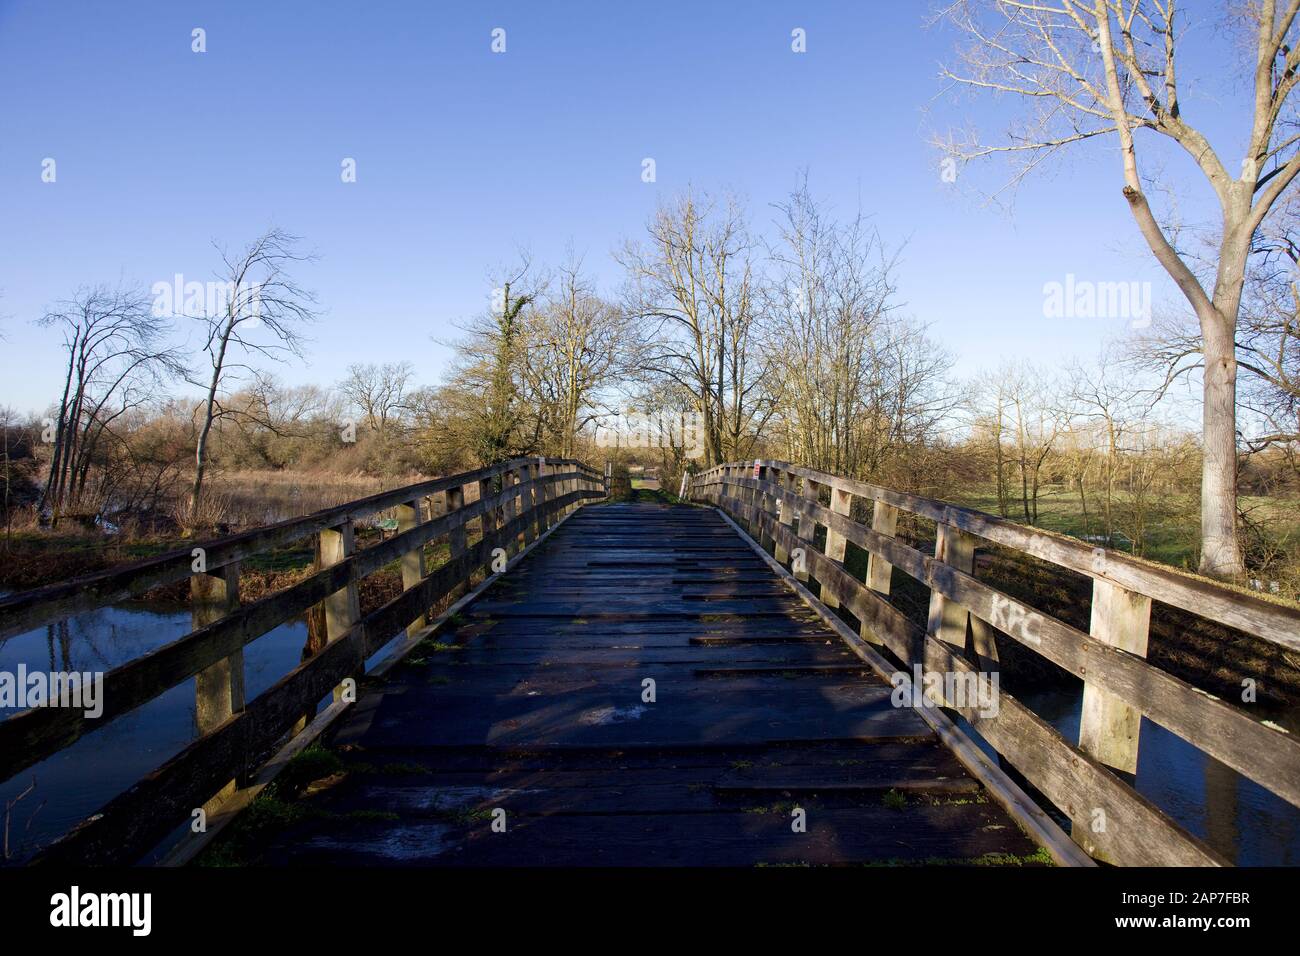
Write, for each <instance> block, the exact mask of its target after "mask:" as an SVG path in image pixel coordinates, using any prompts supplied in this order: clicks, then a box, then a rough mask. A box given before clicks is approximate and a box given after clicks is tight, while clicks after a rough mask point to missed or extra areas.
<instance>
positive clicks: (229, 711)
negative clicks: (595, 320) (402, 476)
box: [0, 458, 608, 864]
mask: <svg viewBox="0 0 1300 956" xmlns="http://www.w3.org/2000/svg"><path fill="white" fill-rule="evenodd" d="M470 484H473V485H475V486H476V487H477V489H478V491H479V493H480V495H482V493H483V492H484V491H485V490H489V491H491V490H492V489H495V488H497V487H499V488H500V490H499V491H495V493H490V494H488V495H487V496H486V497H480V499H479V500H478V501H475V502H473V503H471V504H469V505H465V504H464V489H465V487H466V486H467V485H470ZM439 491H442V492H446V493H447V506H448V510H447V513H446V514H443V515H441V516H439V517H437V518H434V519H432V520H427V521H425V520H421V508H420V502H421V500H422V499H423V498H425V497H427V496H429V495H430V494H434V493H437V492H439ZM607 494H608V489H607V487H606V485H605V482H604V478H603V476H602V475H600V474H599V473H598V472H596V471H595V470H594V469H592V468H590V467H588V466H587V465H585V464H583V463H581V462H576V461H573V460H571V459H544V458H527V459H517V460H515V461H510V462H505V463H503V464H500V465H496V466H493V467H491V468H483V469H479V470H477V471H472V472H466V473H464V474H460V475H451V476H448V477H446V478H439V479H436V480H433V481H428V482H421V483H419V484H415V485H409V486H407V487H405V488H399V489H394V490H393V491H387V492H383V493H381V494H379V495H372V496H370V497H369V498H363V499H360V500H359V501H353V502H348V503H347V504H344V505H340V506H338V507H336V508H330V509H326V510H324V511H320V512H317V513H316V514H314V515H308V516H306V517H305V518H296V519H292V520H290V521H286V522H281V523H279V524H277V525H273V526H270V527H269V528H261V529H256V530H255V531H251V532H248V533H245V534H241V535H234V536H231V537H227V538H222V539H219V540H217V541H214V542H209V543H207V544H203V545H196V547H201V548H204V550H205V556H206V559H207V563H206V565H205V567H204V570H203V571H202V572H201V574H200V573H197V572H196V571H195V570H194V568H193V566H192V561H193V558H192V552H191V551H176V552H172V553H171V554H167V555H162V556H161V557H158V558H154V559H150V560H148V561H143V562H137V563H136V564H133V565H130V566H128V567H126V568H117V569H113V570H112V571H108V572H104V573H101V574H96V575H90V576H88V577H85V578H80V579H77V580H74V581H69V582H64V583H61V584H58V585H53V586H51V587H47V588H39V589H36V590H34V591H28V592H25V593H22V594H16V595H12V596H11V597H9V598H7V599H5V600H4V601H0V615H4V617H3V618H0V620H2V621H3V625H2V629H0V633H4V634H14V633H20V632H21V631H23V630H27V629H30V628H31V627H32V626H37V625H34V624H33V623H32V622H47V621H52V620H58V619H61V618H63V617H66V616H68V615H69V614H72V613H76V612H79V611H83V610H86V609H89V608H94V607H98V606H101V605H103V604H106V603H109V602H110V601H114V600H118V599H120V597H121V596H123V595H132V594H140V593H143V592H144V591H147V590H149V589H150V588H152V587H157V586H159V585H160V584H166V583H170V582H174V581H178V580H182V579H184V578H185V577H191V578H192V579H198V578H199V577H200V576H201V575H205V576H209V577H211V576H212V574H213V571H214V570H219V569H220V570H221V571H222V573H223V575H224V576H225V577H224V579H228V583H229V584H230V585H231V586H232V588H233V595H230V598H231V600H230V601H229V603H228V605H227V606H224V607H223V608H222V609H221V610H220V611H219V612H218V613H216V614H214V613H213V611H212V608H211V607H210V606H205V607H202V608H201V607H199V606H198V605H197V604H196V606H195V609H194V615H193V616H194V628H193V629H192V630H191V631H190V632H189V633H188V634H185V635H182V636H180V637H178V638H177V639H176V640H175V641H172V642H171V643H169V644H166V645H164V646H162V647H159V648H157V649H155V650H154V651H152V652H150V653H148V654H146V655H144V656H142V657H140V658H137V659H135V660H132V661H128V662H127V663H125V664H122V665H120V666H118V667H116V668H113V669H112V670H111V671H109V672H108V673H107V674H105V675H104V683H103V693H102V696H101V700H102V703H103V712H102V714H100V715H99V716H98V717H95V718H89V717H86V716H85V714H84V713H83V712H81V711H78V710H75V709H71V708H46V707H41V708H33V709H30V710H26V711H23V712H22V713H19V714H15V715H14V716H12V717H9V718H8V719H6V720H4V721H0V780H2V779H8V778H9V777H11V776H13V775H14V774H15V773H18V772H20V771H21V770H23V769H25V768H27V767H30V766H32V765H33V764H35V763H37V762H39V761H40V760H43V759H45V758H47V757H49V756H50V755H51V754H53V753H55V752H57V751H59V750H61V749H63V748H65V747H67V746H68V745H70V744H71V743H73V742H75V741H76V740H78V739H80V738H81V737H82V736H84V735H85V734H87V733H90V732H93V731H94V730H97V729H99V728H100V727H103V726H105V725H107V724H108V723H110V722H111V721H113V720H114V719H115V718H117V717H119V716H121V715H122V714H125V713H129V712H131V711H133V710H135V709H137V708H139V707H140V706H142V705H143V704H145V703H148V702H149V701H150V700H153V699H154V698H156V697H157V696H159V695H160V694H162V693H163V692H165V691H166V690H168V689H169V688H171V687H175V686H176V685H177V684H179V683H181V682H183V681H186V680H188V679H189V678H191V677H197V678H199V679H200V680H199V686H198V691H197V693H198V704H199V710H200V712H201V713H202V712H204V711H205V710H206V711H208V712H210V713H214V714H216V717H215V718H212V719H211V720H210V724H211V725H210V726H205V725H204V721H203V720H202V719H201V720H200V727H199V731H200V736H199V737H198V738H197V739H196V740H194V741H193V742H192V743H191V744H190V745H189V746H187V747H186V748H185V749H184V750H182V751H181V752H180V753H179V754H177V755H176V756H175V757H173V758H172V759H171V760H169V761H168V762H167V763H166V764H164V765H163V766H162V767H161V768H159V769H158V770H156V771H154V772H153V773H151V774H150V775H149V776H147V777H146V778H144V779H143V780H142V781H140V782H139V783H137V784H136V785H135V786H133V787H132V788H130V789H129V790H127V791H126V792H125V793H123V794H122V795H120V796H119V797H117V798H116V799H114V800H113V801H111V802H110V803H109V804H108V805H107V806H105V807H104V808H102V809H101V810H100V812H99V813H97V814H95V815H94V816H93V817H91V818H89V819H88V820H87V821H84V822H83V823H82V824H81V825H79V826H78V827H77V828H76V829H74V830H73V831H72V832H71V833H69V834H67V835H66V836H64V837H63V838H62V839H60V840H59V841H57V842H56V843H55V844H53V845H52V846H50V847H49V848H47V849H46V850H45V851H44V852H43V853H42V854H41V855H40V857H39V858H38V859H40V860H43V861H45V860H64V861H69V862H71V861H76V862H82V863H110V864H111V863H119V864H120V863H131V862H134V861H135V860H137V859H139V858H140V857H141V856H142V855H143V854H144V853H146V852H147V851H148V850H149V849H150V848H151V847H152V846H154V845H155V844H156V843H157V842H158V841H159V840H161V839H162V838H163V837H165V836H166V835H167V834H168V833H169V832H171V830H173V829H174V828H175V827H176V826H177V825H178V824H179V823H181V822H182V821H183V820H184V819H186V818H188V817H189V816H190V814H191V813H192V812H193V810H194V809H195V808H197V807H201V806H205V805H207V804H208V803H209V802H210V801H213V800H214V799H217V798H219V797H221V796H222V795H223V794H227V793H228V791H229V790H230V788H231V787H232V786H233V784H232V781H235V782H237V781H238V780H240V779H244V778H246V777H247V776H248V774H249V773H250V772H251V771H252V770H254V769H255V768H256V766H257V765H258V764H259V763H260V762H261V761H262V760H264V759H265V758H266V757H267V756H269V754H270V751H271V750H272V749H273V748H274V747H275V745H277V744H278V743H280V742H281V741H283V740H284V739H285V738H286V735H289V736H292V735H293V734H294V733H296V732H297V731H298V730H299V729H301V726H302V724H303V715H304V713H310V712H312V711H313V710H314V708H315V706H316V702H317V701H319V700H320V698H321V697H322V696H323V695H325V694H327V693H328V692H329V690H330V688H338V687H340V685H341V684H342V683H343V682H344V681H345V679H347V678H349V677H353V676H357V675H360V673H361V671H362V669H363V667H364V662H365V661H366V660H367V659H368V658H369V657H370V656H371V655H373V654H374V653H375V652H377V651H378V650H379V649H380V648H382V647H383V646H384V645H386V644H387V643H389V642H390V641H392V640H393V639H394V638H396V637H399V636H400V635H401V634H402V633H403V632H404V631H409V630H410V629H411V628H412V627H415V626H417V625H419V626H423V621H424V616H425V612H426V610H427V609H428V608H430V607H432V606H433V605H434V604H435V603H436V602H438V601H439V600H441V599H443V598H446V597H448V596H454V594H455V593H459V592H461V591H463V590H464V588H465V586H466V584H467V582H468V581H469V580H470V576H471V575H472V574H473V573H474V572H475V571H476V570H481V569H484V568H486V567H489V566H490V565H491V563H492V561H493V552H494V551H495V550H496V549H498V548H500V549H502V550H505V551H507V552H513V551H514V550H515V549H516V548H517V547H518V542H519V541H520V540H524V539H526V540H529V541H531V540H533V539H534V538H535V537H537V536H540V535H541V534H543V533H545V531H546V530H548V529H549V528H550V527H552V526H553V525H554V524H555V523H556V522H557V521H558V520H560V519H561V518H562V517H563V516H564V515H566V514H567V513H568V512H569V511H571V510H572V509H574V508H576V507H579V506H581V505H582V504H583V503H585V501H586V500H587V499H590V498H601V497H605V496H607ZM392 507H398V508H399V509H402V510H401V511H400V512H399V514H400V515H402V517H400V518H399V522H401V523H402V524H403V525H404V527H403V530H400V531H399V533H398V534H396V535H394V536H393V537H392V538H389V539H387V540H383V541H380V542H379V543H377V544H375V545H373V546H371V547H368V548H364V549H360V550H352V544H351V541H352V533H351V522H352V521H353V520H354V519H355V518H357V517H363V516H367V515H371V514H374V513H376V512H378V511H382V510H385V509H387V508H392ZM472 521H473V522H477V523H478V527H479V530H480V532H481V533H480V537H479V540H478V541H477V542H475V543H474V544H473V545H472V546H469V545H468V543H467V542H468V536H467V534H466V529H467V526H468V525H469V523H470V522H472ZM313 533H314V534H318V535H321V536H322V545H321V547H320V548H319V549H318V553H320V554H322V555H324V553H325V548H324V540H325V536H326V535H330V536H333V537H332V540H334V541H335V542H344V546H343V548H342V550H341V552H339V554H338V557H337V558H336V559H335V558H331V559H330V560H326V561H322V566H321V567H320V568H319V569H318V570H317V571H315V572H313V573H312V574H311V575H310V576H309V577H307V578H305V579H304V580H302V581H299V582H298V583H296V584H294V585H292V586H291V587H288V588H286V589H284V590H283V591H280V592H278V593H275V594H271V595H268V596H267V597H264V598H262V599H260V600H258V601H255V602H252V603H250V604H247V605H243V606H239V604H238V597H237V595H238V564H237V562H239V561H241V560H242V559H244V558H246V557H248V556H250V555H253V554H257V553H258V552H260V551H264V550H267V549H270V548H275V547H279V546H281V545H283V544H285V543H286V542H289V541H294V540H297V539H300V538H302V537H305V536H306V535H309V534H313ZM444 536H447V537H448V538H449V540H450V542H451V547H450V550H451V556H450V559H449V560H448V561H447V562H446V563H445V564H443V565H442V566H441V567H439V568H437V569H435V570H434V571H432V572H431V573H428V574H425V573H424V572H423V567H422V562H421V561H419V560H418V558H419V556H420V555H421V554H422V549H423V547H424V546H425V545H426V544H427V543H428V542H430V541H433V540H436V539H438V538H441V537H444ZM394 561H401V563H402V568H403V588H404V590H403V593H402V594H401V595H400V596H398V597H396V598H394V599H392V600H391V601H389V602H387V603H386V604H385V605H384V606H383V607H380V608H378V609H376V610H375V611H372V612H371V613H370V614H368V615H366V616H365V617H361V616H360V614H359V612H358V611H356V610H355V594H356V587H357V583H358V582H359V581H360V580H361V579H363V578H364V577H366V576H367V575H369V574H372V573H374V572H375V571H378V570H380V569H381V568H384V567H386V566H387V565H389V564H391V563H392V562H394ZM146 585H147V586H146ZM342 595H347V596H348V598H347V602H351V603H350V604H349V603H347V602H344V603H340V601H341V596H342ZM315 605H322V606H324V607H325V608H326V621H327V625H328V626H329V631H330V633H329V639H328V642H327V643H326V644H325V646H324V647H323V648H321V649H320V650H319V651H318V652H317V653H315V654H314V655H313V656H311V657H309V658H308V659H307V660H305V661H304V662H303V663H301V664H300V665H299V666H298V667H296V668H295V669H294V670H293V671H292V672H290V673H289V674H288V675H286V676H285V677H284V678H282V679H281V680H280V681H279V682H278V683H276V684H275V685H274V686H272V687H271V688H269V689H267V690H266V691H264V692H263V693H261V694H259V695H258V696H257V697H256V698H255V699H254V700H252V701H250V702H248V703H247V705H245V704H244V702H243V699H242V698H243V675H242V668H243V657H242V654H243V648H244V646H245V645H247V644H249V643H251V642H252V641H254V640H256V639H257V638H258V637H261V636H262V635H264V634H266V633H267V632H269V631H271V630H272V629H273V628H275V627H276V626H278V625H279V624H282V623H284V622H285V621H288V620H291V619H292V618H294V617H296V616H297V615H299V614H301V613H302V612H304V611H306V610H307V609H309V608H311V607H313V606H315ZM349 606H351V607H352V610H350V611H347V613H345V614H343V616H342V617H340V616H339V612H340V609H343V610H346V609H347V608H348V607H349ZM331 609H333V610H332V611H331ZM11 614H13V615H15V617H16V619H17V620H21V622H22V623H21V624H19V623H14V619H11V618H10V616H9V615H11ZM223 707H224V711H223V709H222V708H223Z"/></svg>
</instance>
